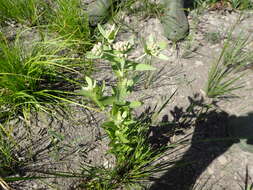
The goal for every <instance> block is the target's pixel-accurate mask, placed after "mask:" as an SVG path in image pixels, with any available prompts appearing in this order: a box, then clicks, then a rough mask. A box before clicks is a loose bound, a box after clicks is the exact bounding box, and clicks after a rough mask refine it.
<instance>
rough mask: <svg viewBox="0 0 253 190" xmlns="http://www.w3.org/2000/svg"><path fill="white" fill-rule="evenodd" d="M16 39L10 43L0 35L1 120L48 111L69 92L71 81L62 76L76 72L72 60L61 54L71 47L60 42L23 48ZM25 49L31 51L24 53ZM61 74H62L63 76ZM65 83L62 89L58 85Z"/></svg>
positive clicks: (55, 41) (57, 40)
mask: <svg viewBox="0 0 253 190" xmlns="http://www.w3.org/2000/svg"><path fill="white" fill-rule="evenodd" d="M24 46H27V44H24V43H23V44H22V42H21V40H20V39H19V37H17V39H16V41H15V42H14V43H9V42H8V40H7V39H6V38H5V37H4V36H3V35H1V41H0V50H1V51H0V64H1V67H0V93H1V97H0V105H1V106H0V109H1V115H0V116H1V119H2V118H6V117H7V118H8V117H16V116H17V114H21V115H22V116H23V117H24V116H25V115H27V114H28V113H29V112H33V111H45V112H51V111H50V110H51V109H53V108H57V107H58V106H59V107H60V106H61V105H62V102H63V100H65V99H66V98H67V97H68V96H71V95H73V93H71V92H68V88H69V87H71V85H72V88H73V85H75V82H74V80H71V78H70V76H68V75H67V74H66V73H72V74H75V73H77V72H76V71H75V70H74V69H73V67H74V66H76V64H75V59H73V58H71V57H66V55H64V56H63V55H61V52H62V51H63V50H65V51H67V48H68V47H71V46H72V44H71V43H70V42H69V41H66V40H62V39H54V40H48V41H41V42H34V43H32V44H29V46H31V47H26V49H25V47H24ZM27 49H31V50H30V51H27ZM64 72H65V74H63V73H64ZM63 81H65V85H64V87H63V86H61V85H60V84H61V83H62V82H63Z"/></svg>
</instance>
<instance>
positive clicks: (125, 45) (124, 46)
mask: <svg viewBox="0 0 253 190" xmlns="http://www.w3.org/2000/svg"><path fill="white" fill-rule="evenodd" d="M131 47H132V44H131V43H130V42H129V41H119V42H116V43H115V44H113V48H114V49H115V50H117V51H120V52H126V51H128V50H129V49H130V48H131Z"/></svg>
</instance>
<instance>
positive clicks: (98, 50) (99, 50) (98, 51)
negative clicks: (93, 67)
mask: <svg viewBox="0 0 253 190" xmlns="http://www.w3.org/2000/svg"><path fill="white" fill-rule="evenodd" d="M91 54H92V55H94V56H97V57H102V56H103V44H102V43H101V42H98V43H97V44H95V45H94V46H93V48H92V50H91Z"/></svg>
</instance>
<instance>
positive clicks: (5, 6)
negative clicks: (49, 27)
mask: <svg viewBox="0 0 253 190" xmlns="http://www.w3.org/2000/svg"><path fill="white" fill-rule="evenodd" d="M44 5H45V2H44V1H41V0H0V22H3V21H11V20H14V21H16V22H20V23H22V24H29V25H34V24H36V23H37V21H38V20H39V18H40V16H41V15H42V14H43V11H44V10H43V7H44Z"/></svg>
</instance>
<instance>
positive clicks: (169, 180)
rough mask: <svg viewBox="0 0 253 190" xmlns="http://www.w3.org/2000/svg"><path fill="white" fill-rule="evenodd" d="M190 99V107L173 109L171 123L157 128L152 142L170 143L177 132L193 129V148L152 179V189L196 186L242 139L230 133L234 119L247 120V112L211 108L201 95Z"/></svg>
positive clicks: (191, 146)
mask: <svg viewBox="0 0 253 190" xmlns="http://www.w3.org/2000/svg"><path fill="white" fill-rule="evenodd" d="M188 100H189V102H190V105H189V106H188V107H187V109H185V110H184V109H183V108H178V107H175V108H174V109H173V110H172V111H171V115H172V116H173V123H170V124H171V125H168V126H167V127H166V126H163V127H162V128H161V126H158V128H156V130H155V131H156V132H153V134H155V135H153V136H152V138H151V144H152V146H153V147H154V148H157V147H161V146H164V145H168V144H170V143H173V142H171V138H172V137H173V136H177V135H186V134H187V133H188V134H189V131H190V130H189V129H192V130H193V133H192V137H191V138H190V139H189V142H190V143H189V148H188V149H184V150H183V155H182V156H180V158H179V159H178V160H177V161H175V162H174V164H173V166H171V165H170V167H169V168H167V169H166V171H165V172H163V173H161V174H160V175H158V177H155V178H152V179H151V181H152V184H151V185H150V186H149V188H148V189H149V190H163V189H164V190H165V189H166V190H167V189H170V190H179V189H180V190H189V189H193V188H194V186H195V183H196V180H197V179H198V177H199V176H200V175H201V174H202V172H204V171H205V170H206V168H207V167H208V166H209V164H210V163H212V161H213V160H214V159H216V158H217V157H219V156H220V155H222V154H223V153H224V152H226V151H227V150H228V148H229V147H231V146H232V145H233V144H234V143H238V142H239V139H240V137H232V136H231V135H230V131H231V128H230V127H231V120H232V119H233V121H234V120H237V121H241V120H245V116H242V117H236V116H233V115H229V114H228V113H226V112H224V111H222V110H217V109H211V108H210V107H208V106H207V105H206V104H205V103H204V100H203V98H201V97H199V96H198V95H195V96H194V97H193V98H191V97H188ZM246 117H250V115H248V116H246ZM164 121H168V116H167V115H166V116H164V117H163V121H162V123H164ZM173 124H174V126H173ZM171 126H173V127H171ZM166 128H167V131H166V130H165V129H166ZM160 129H162V130H160ZM186 129H187V130H188V132H187V130H186ZM168 134H169V135H168ZM160 140H162V141H160ZM249 141H250V140H248V142H249ZM179 154H182V152H181V153H179Z"/></svg>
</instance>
